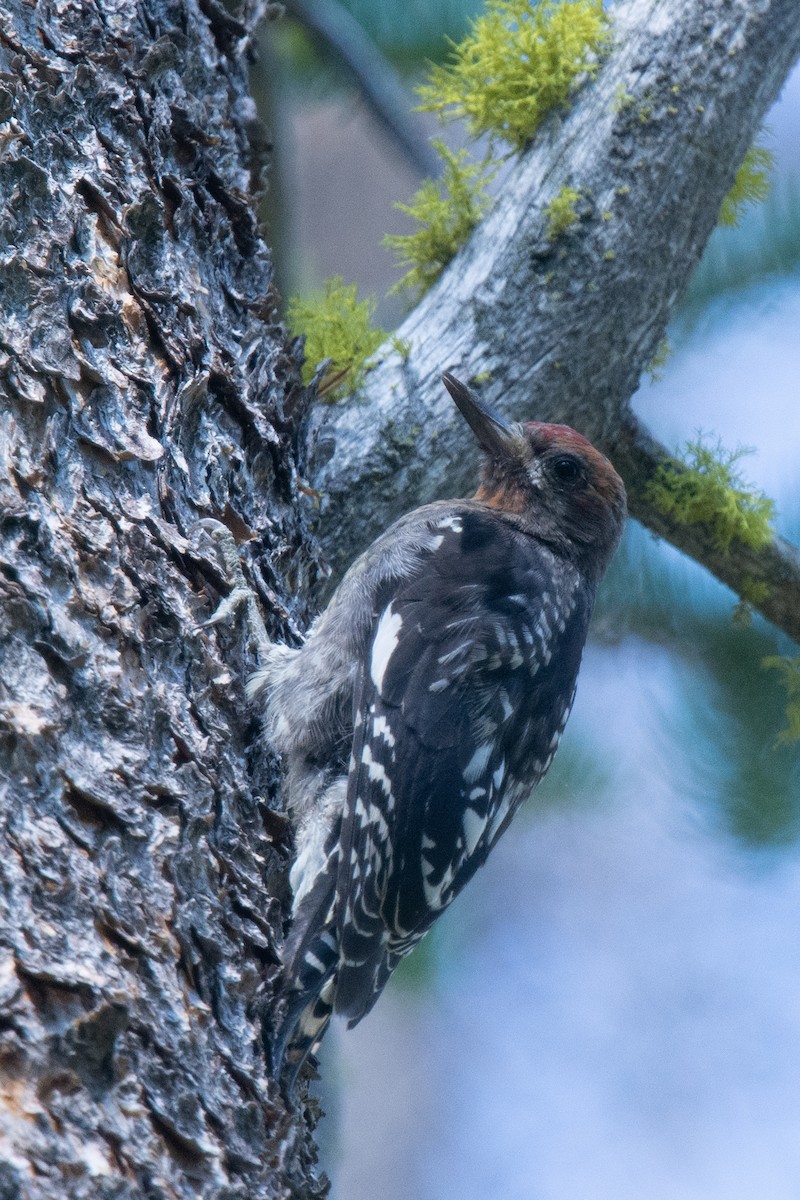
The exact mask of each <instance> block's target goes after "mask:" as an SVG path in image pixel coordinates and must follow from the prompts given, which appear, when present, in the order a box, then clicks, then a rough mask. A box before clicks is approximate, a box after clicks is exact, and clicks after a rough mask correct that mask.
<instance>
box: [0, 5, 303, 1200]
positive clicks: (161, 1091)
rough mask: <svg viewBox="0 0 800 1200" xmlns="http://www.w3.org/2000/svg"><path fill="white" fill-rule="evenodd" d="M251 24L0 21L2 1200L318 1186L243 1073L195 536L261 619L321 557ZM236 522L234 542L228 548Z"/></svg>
mask: <svg viewBox="0 0 800 1200" xmlns="http://www.w3.org/2000/svg"><path fill="white" fill-rule="evenodd" d="M258 15H259V12H258V9H257V8H253V9H251V10H244V11H242V12H241V13H240V14H239V15H232V13H231V12H229V11H228V10H227V9H226V8H223V6H222V5H219V4H217V3H216V0H198V2H197V3H195V0H139V2H138V3H136V4H130V3H128V0H125V2H124V3H122V2H120V3H118V4H114V3H112V4H109V3H107V2H106V0H87V2H86V3H82V4H80V5H71V4H65V5H58V6H53V5H49V4H44V3H42V4H30V3H28V2H27V0H25V2H23V0H19V2H18V3H15V4H14V7H13V13H12V12H11V11H10V10H9V9H8V8H7V9H5V10H4V12H3V14H2V16H0V71H2V75H0V122H1V123H0V145H1V146H2V161H0V258H1V259H2V267H1V268H0V309H1V310H2V316H1V319H0V391H1V394H2V405H1V406H0V458H1V460H2V470H1V471H0V591H1V592H2V616H1V617H0V663H1V665H0V786H1V787H2V811H1V812H0V889H1V891H0V895H1V896H2V903H1V904H0V1193H2V1195H3V1196H4V1197H9V1198H11V1197H20V1198H23V1197H24V1198H25V1200H40V1198H42V1200H44V1198H47V1200H62V1198H63V1197H75V1198H78V1197H87V1198H89V1197H91V1200H98V1198H99V1197H111V1196H113V1197H115V1198H119V1197H126V1198H130V1200H135V1198H138V1197H145V1196H146V1197H148V1200H151V1198H153V1197H163V1198H173V1197H182V1198H183V1197H185V1198H186V1200H190V1198H191V1200H196V1198H197V1197H204V1198H209V1200H210V1198H221V1197H225V1198H226V1200H234V1197H241V1200H245V1197H246V1198H247V1200H256V1198H257V1197H258V1198H260V1197H270V1198H271V1197H287V1196H302V1197H304V1198H305V1197H310V1196H316V1195H322V1194H323V1193H324V1192H325V1190H326V1187H325V1184H324V1181H323V1182H320V1181H319V1180H318V1179H317V1178H316V1175H315V1169H314V1161H315V1150H314V1147H313V1143H312V1141H311V1138H310V1132H309V1125H310V1124H313V1116H312V1113H311V1111H307V1112H303V1111H301V1110H300V1109H296V1108H295V1107H294V1106H287V1103H286V1101H285V1099H284V1098H283V1097H282V1096H281V1094H280V1092H279V1089H278V1088H277V1085H276V1084H275V1082H274V1081H273V1080H271V1079H270V1078H269V1071H268V1068H267V1065H266V1062H265V1057H264V1051H263V1043H262V1022H263V1020H264V1019H265V1017H266V1016H267V1013H268V1010H269V1006H270V1001H271V999H272V996H273V990H274V983H275V975H276V972H277V967H276V963H277V961H278V949H279V946H280V943H281V940H282V936H283V922H284V919H285V917H286V912H287V908H286V904H287V899H288V885H287V880H286V866H287V859H288V850H289V837H288V830H287V823H286V820H285V817H284V816H283V815H282V814H281V812H280V809H279V796H278V769H277V764H276V763H275V761H274V759H273V758H272V757H270V755H269V753H268V751H267V748H266V747H264V745H263V741H262V740H261V739H260V737H259V731H258V726H257V723H256V720H255V718H254V715H253V714H252V713H250V712H248V711H247V709H246V706H245V704H244V700H243V679H244V677H246V674H247V672H248V670H249V669H250V667H251V665H252V660H249V661H248V659H247V656H246V653H245V652H244V651H243V649H242V646H243V644H244V642H245V641H246V639H244V638H243V637H242V631H241V629H239V628H232V629H230V630H225V629H224V628H222V627H219V626H216V627H214V629H213V630H199V629H198V628H197V625H198V622H200V621H202V620H203V619H204V618H207V617H208V616H209V615H210V614H211V612H212V611H213V609H214V607H215V605H216V603H217V601H218V599H219V594H220V591H224V590H225V586H226V585H225V582H224V580H223V578H222V574H221V570H220V567H219V564H218V561H217V558H216V556H215V554H214V552H213V550H212V548H211V547H210V546H209V544H208V543H203V542H202V540H201V541H197V540H196V539H195V538H194V536H193V534H192V525H193V523H194V522H195V521H196V519H197V518H199V517H216V518H219V519H221V520H223V521H224V522H226V523H227V524H228V526H229V527H230V528H231V530H232V531H233V532H234V533H235V535H236V536H237V538H238V539H239V540H241V541H242V542H248V541H249V542H250V550H251V551H253V552H255V557H257V560H258V571H257V573H256V577H255V583H256V586H257V588H258V590H259V591H260V594H261V597H262V600H263V603H264V607H265V611H266V613H267V618H268V622H269V624H270V626H271V631H272V633H273V635H274V636H276V637H279V638H283V639H286V638H289V639H291V638H292V637H293V636H295V632H296V629H297V627H298V626H300V625H302V624H303V623H304V622H305V620H306V617H307V612H306V607H305V604H306V601H305V599H304V597H305V596H306V595H307V594H308V591H309V588H310V586H311V584H312V583H313V580H314V578H315V575H316V571H317V560H316V554H315V550H314V544H313V542H312V541H311V539H310V538H309V534H308V529H307V526H306V520H305V516H304V513H305V511H306V510H307V509H308V507H309V502H308V500H307V499H306V498H304V497H302V496H299V495H298V491H297V488H296V471H295V452H294V446H295V441H296V430H297V423H298V420H299V418H300V416H301V415H302V413H303V409H304V405H305V404H306V402H307V396H306V394H305V392H304V391H303V389H302V386H301V384H300V379H299V374H298V369H297V363H296V361H295V358H294V356H293V353H292V351H291V349H290V348H289V347H287V345H286V342H285V335H284V332H283V330H282V329H281V328H280V326H279V325H278V324H277V320H276V317H275V301H274V297H273V294H272V289H271V269H270V261H269V257H268V254H267V252H266V250H265V248H264V246H263V244H262V243H261V241H260V240H259V236H258V231H257V229H256V226H255V221H254V217H253V213H252V208H251V204H250V200H249V193H250V192H252V190H253V188H254V186H255V185H256V184H257V182H258V164H257V153H256V151H257V149H258V145H257V143H258V139H259V138H261V137H262V134H261V131H260V130H259V128H258V125H257V122H256V121H255V120H254V114H253V109H252V104H251V101H250V100H249V98H248V96H247V93H246V70H245V50H246V48H247V42H248V38H249V33H250V31H251V29H252V27H253V24H254V22H255V20H256V18H257V17H258ZM253 531H256V532H253Z"/></svg>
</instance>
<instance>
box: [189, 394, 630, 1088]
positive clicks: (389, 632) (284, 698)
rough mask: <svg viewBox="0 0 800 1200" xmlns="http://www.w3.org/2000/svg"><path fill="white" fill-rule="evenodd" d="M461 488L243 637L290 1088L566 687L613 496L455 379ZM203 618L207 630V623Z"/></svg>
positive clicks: (562, 450) (593, 455)
mask: <svg viewBox="0 0 800 1200" xmlns="http://www.w3.org/2000/svg"><path fill="white" fill-rule="evenodd" d="M442 380H443V383H444V385H445V387H446V388H447V390H448V392H449V394H450V396H451V397H452V399H453V401H454V402H455V404H456V406H457V408H458V410H459V411H460V413H461V415H462V416H463V417H464V419H465V420H466V422H467V424H468V425H469V427H470V429H471V430H472V433H473V435H474V437H475V439H476V442H477V446H478V449H479V451H480V457H481V467H480V478H479V483H478V487H477V490H476V491H475V494H474V495H473V496H472V497H471V498H467V499H457V500H439V501H436V502H434V503H431V504H426V505H424V506H423V507H421V508H417V509H415V510H414V511H413V512H410V513H408V514H406V515H405V516H403V517H401V518H400V519H399V520H398V521H396V522H395V523H394V524H393V525H391V526H390V527H389V528H388V529H387V530H386V531H385V532H384V533H382V534H381V535H380V536H379V537H378V538H377V539H376V541H374V542H373V543H372V545H371V546H369V548H368V549H367V550H365V551H364V553H363V554H361V556H360V557H359V558H358V559H357V560H356V561H355V563H354V564H353V565H352V566H351V567H350V569H349V571H348V572H347V573H346V575H345V576H344V578H343V579H342V581H341V583H340V584H339V586H338V588H337V589H336V591H335V593H334V595H333V597H332V599H331V600H330V603H329V604H328V606H327V608H326V609H325V610H324V611H323V612H322V613H321V614H320V615H319V616H318V617H317V618H316V620H315V621H314V622H313V624H312V626H311V628H310V630H309V633H308V635H307V637H306V639H305V641H304V642H303V644H302V645H301V646H299V647H297V646H294V647H290V646H287V645H282V644H279V643H272V642H269V639H268V638H267V637H266V634H264V636H263V637H261V638H260V651H259V666H258V669H257V670H256V672H255V674H254V675H253V677H252V678H251V679H250V681H249V684H248V687H247V692H248V695H249V697H250V698H251V699H252V700H253V701H256V702H258V703H259V704H261V705H262V706H263V712H264V721H265V729H266V734H267V736H268V738H269V740H270V742H271V744H272V746H273V747H274V748H275V749H276V750H277V751H278V752H279V754H280V755H281V757H282V760H283V766H284V772H285V775H284V785H283V787H284V795H285V798H286V801H287V804H288V809H289V812H290V815H291V817H292V820H293V824H294V834H295V847H296V854H295V859H294V863H293V866H292V868H291V872H290V883H291V887H292V891H293V907H292V923H291V927H290V931H289V933H288V936H287V939H286V943H285V947H284V955H283V968H282V970H283V983H282V992H283V995H284V997H285V1002H284V1007H283V1010H282V1013H281V1015H280V1017H279V1019H276V1022H275V1028H274V1033H273V1038H272V1055H273V1066H274V1069H275V1072H276V1073H277V1074H278V1075H279V1077H280V1078H282V1079H285V1080H286V1083H287V1086H288V1087H292V1086H294V1084H295V1082H296V1080H297V1078H298V1076H299V1073H300V1071H301V1068H302V1066H303V1064H304V1063H305V1061H306V1059H307V1058H308V1056H309V1054H311V1053H312V1052H315V1051H316V1050H317V1049H318V1048H319V1044H320V1042H321V1039H322V1036H323V1034H324V1033H325V1030H326V1028H327V1026H328V1024H329V1022H330V1019H331V1017H332V1015H333V1014H334V1013H340V1014H342V1015H343V1016H344V1017H345V1018H346V1019H347V1021H348V1025H349V1026H350V1027H352V1026H353V1025H355V1024H356V1023H357V1022H358V1021H360V1020H361V1019H362V1017H364V1016H365V1015H366V1014H367V1013H368V1012H369V1011H370V1010H371V1008H372V1007H373V1005H374V1004H375V1002H376V1000H377V999H378V997H379V995H380V994H381V992H382V990H383V988H384V986H385V985H386V983H387V981H388V979H389V977H390V976H391V974H392V972H393V970H394V969H395V967H396V966H397V964H398V963H399V962H400V960H401V959H402V958H403V957H404V956H405V955H406V954H408V953H409V952H410V951H411V950H412V949H413V948H414V946H415V945H416V944H417V943H418V942H419V940H420V939H421V938H422V937H423V936H424V934H425V933H426V932H427V931H428V930H429V929H430V928H431V926H432V925H433V923H434V921H435V920H436V918H437V917H438V916H439V915H440V914H441V913H442V912H443V911H444V910H445V909H446V908H447V907H448V905H449V904H450V903H451V901H452V900H453V899H454V898H455V897H456V896H457V895H458V893H459V892H460V891H461V890H462V888H463V887H464V886H465V884H466V883H468V881H469V880H470V879H471V877H472V876H473V875H474V873H475V871H476V870H477V869H478V867H480V866H481V865H482V864H483V863H484V862H485V861H486V859H487V857H488V855H489V853H490V851H491V850H492V848H493V847H494V846H495V844H496V843H497V841H498V839H499V838H500V836H501V835H502V834H503V832H504V831H505V830H506V828H507V827H508V825H509V823H510V821H511V819H512V817H513V816H514V813H515V812H516V811H517V809H518V808H519V806H520V805H521V804H522V803H523V801H524V800H526V799H527V798H528V797H529V796H530V794H531V793H532V791H533V789H534V788H535V787H536V785H537V784H538V783H539V781H540V780H541V779H542V778H543V776H544V775H545V773H546V771H547V770H548V768H549V766H550V763H551V762H552V759H553V756H554V754H555V751H556V747H557V745H558V742H559V739H560V737H561V734H562V732H563V730H564V727H565V725H566V722H567V718H568V716H569V713H570V709H571V707H572V703H573V699H574V696H575V687H576V680H577V675H578V668H579V665H580V661H581V655H582V652H583V647H584V643H585V640H586V635H587V630H588V625H589V619H590V616H591V612H592V607H593V604H594V599H595V593H596V589H597V585H598V583H599V582H600V580H601V578H602V576H603V574H604V572H605V570H606V567H607V566H608V563H609V561H610V559H611V557H612V555H613V553H614V551H615V549H616V547H617V545H618V543H619V540H620V537H621V534H622V529H623V525H624V521H625V515H626V496H625V488H624V485H623V482H622V480H621V478H620V476H619V475H618V474H617V472H616V471H615V469H614V467H613V466H612V465H611V463H610V462H609V460H608V459H607V458H606V457H605V456H604V455H603V454H601V453H600V452H599V451H598V450H597V449H595V448H594V447H593V446H592V444H591V443H590V442H589V441H588V440H587V439H586V438H585V437H583V436H582V435H581V434H580V433H577V432H576V431H575V430H574V429H571V428H570V427H568V426H565V425H557V424H546V423H541V422H528V423H525V424H520V423H515V422H509V421H506V420H505V419H503V418H502V417H501V416H499V415H498V414H497V413H496V412H495V411H493V410H492V409H491V408H490V407H489V406H488V405H487V404H486V403H484V402H483V401H482V400H481V399H480V397H479V396H478V395H477V394H476V393H475V392H474V391H473V390H472V389H470V388H469V387H467V386H466V385H465V384H463V383H462V382H460V381H459V380H458V379H457V378H456V377H455V376H454V375H452V374H451V373H449V372H446V373H445V374H444V375H443V376H442ZM213 619H216V618H213Z"/></svg>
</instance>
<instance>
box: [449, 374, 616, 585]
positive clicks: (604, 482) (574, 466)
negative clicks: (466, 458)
mask: <svg viewBox="0 0 800 1200" xmlns="http://www.w3.org/2000/svg"><path fill="white" fill-rule="evenodd" d="M442 381H443V383H444V385H445V387H446V388H447V390H448V392H449V393H450V395H451V396H452V397H453V400H454V401H455V403H456V405H457V407H458V409H459V412H460V413H461V415H462V416H463V417H464V419H465V421H466V422H467V424H468V425H469V427H470V429H471V430H472V432H473V433H474V434H475V437H476V438H477V441H478V445H479V446H480V448H481V450H482V451H483V467H482V471H481V484H480V487H479V488H478V491H477V492H476V494H475V499H476V500H480V501H481V502H482V503H483V504H486V505H488V506H489V507H491V508H496V509H499V510H501V511H503V512H506V513H513V514H515V515H516V516H517V517H518V518H519V520H520V523H521V524H522V525H523V526H524V527H526V528H528V529H529V530H530V532H531V533H533V534H535V535H536V536H537V537H539V538H542V539H543V540H544V541H547V542H549V543H551V544H552V545H554V546H556V547H557V548H558V549H559V550H560V551H561V553H564V554H566V555H568V556H569V557H571V558H574V559H576V560H577V561H580V562H581V563H582V564H583V565H584V566H585V567H590V566H594V568H595V570H596V571H598V573H599V574H602V572H603V571H604V570H605V568H606V566H607V564H608V561H609V559H610V558H611V555H612V554H613V553H614V550H615V549H616V547H617V544H618V543H619V539H620V537H621V535H622V527H623V524H624V522H625V513H626V497H625V485H624V484H623V482H622V480H621V479H620V477H619V475H618V474H617V472H616V471H615V470H614V468H613V467H612V465H611V463H610V462H609V461H608V459H607V458H606V457H605V455H604V454H601V453H600V451H599V450H596V449H595V448H594V446H593V445H592V444H591V442H589V441H587V439H586V438H585V437H583V435H582V434H580V433H576V431H575V430H574V429H571V428H570V427H569V426H568V425H547V424H542V423H540V422H538V421H530V422H528V423H527V424H525V425H522V424H516V423H511V424H510V423H508V422H507V421H504V420H503V419H502V417H500V416H498V415H497V413H495V412H492V410H491V409H490V408H489V407H488V405H486V404H484V403H483V402H482V401H481V400H479V398H478V397H477V396H476V395H475V393H474V392H472V391H471V390H470V389H469V388H468V387H466V386H465V385H464V384H463V383H461V382H460V381H459V380H458V379H456V378H455V377H454V376H453V375H450V374H449V373H446V374H444V375H443V376H442Z"/></svg>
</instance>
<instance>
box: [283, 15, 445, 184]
mask: <svg viewBox="0 0 800 1200" xmlns="http://www.w3.org/2000/svg"><path fill="white" fill-rule="evenodd" d="M284 6H285V8H286V11H287V12H288V13H289V15H290V16H292V17H294V19H295V20H296V21H300V22H301V24H303V25H304V26H305V27H306V28H307V29H308V30H310V31H311V33H313V34H315V35H316V37H317V38H319V40H320V41H321V42H322V43H323V44H324V46H325V48H326V49H327V50H328V51H329V53H331V54H332V55H333V57H334V58H335V59H336V61H337V62H338V63H339V65H340V66H341V67H343V68H344V70H345V71H346V73H347V74H348V75H350V76H351V77H352V78H353V80H354V81H355V83H356V85H357V86H358V89H359V91H360V92H361V95H362V96H363V98H364V101H365V103H366V104H367V107H368V108H369V110H370V112H371V113H372V115H373V116H374V117H375V119H376V121H377V122H378V124H379V125H381V126H382V127H383V129H384V130H385V132H386V133H387V134H388V135H389V137H390V138H391V140H392V143H393V144H394V145H395V146H396V147H397V149H398V150H399V151H400V153H401V154H403V155H404V156H405V158H406V160H407V161H408V162H409V163H410V164H411V166H412V167H413V168H414V170H415V171H419V172H420V174H422V175H430V176H433V177H435V176H437V175H439V173H440V172H441V163H440V161H439V159H438V158H437V156H436V154H435V153H434V151H433V148H432V147H431V144H430V142H429V141H428V139H427V137H425V134H424V132H423V127H422V125H421V123H420V122H419V120H415V119H414V117H412V115H411V114H410V113H409V111H408V93H407V92H406V89H405V88H404V87H403V84H402V82H401V81H400V79H399V78H398V76H397V73H396V72H395V70H394V69H393V67H392V66H391V64H390V63H389V62H388V61H387V59H386V58H385V57H384V55H383V54H382V53H381V51H380V49H379V48H378V47H377V46H376V45H375V43H374V42H373V40H372V38H370V37H369V36H368V35H367V33H366V32H365V30H364V28H363V26H361V25H360V24H359V22H358V21H357V20H356V19H355V17H353V16H351V14H350V13H349V12H348V11H347V9H346V8H344V7H343V6H342V5H341V4H339V3H337V0H285V3H284Z"/></svg>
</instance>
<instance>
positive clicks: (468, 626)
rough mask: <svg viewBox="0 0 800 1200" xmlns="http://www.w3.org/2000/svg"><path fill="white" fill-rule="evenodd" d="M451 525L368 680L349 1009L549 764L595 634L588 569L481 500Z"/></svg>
mask: <svg viewBox="0 0 800 1200" xmlns="http://www.w3.org/2000/svg"><path fill="white" fill-rule="evenodd" d="M498 526H499V532H498ZM439 528H440V531H441V536H440V538H437V543H438V544H436V546H435V549H434V550H433V551H432V553H431V554H430V556H429V557H427V558H426V559H425V560H424V562H423V563H422V566H421V569H420V571H419V573H418V574H417V575H416V577H415V578H414V579H412V580H410V581H408V580H407V581H404V582H403V584H402V585H401V586H400V587H399V588H398V589H397V591H396V593H395V594H394V596H392V598H391V599H390V600H389V601H388V603H386V604H385V606H384V607H383V608H382V611H381V612H380V614H379V615H378V619H377V621H376V625H375V633H374V637H373V642H372V647H371V653H370V657H369V661H368V662H367V663H366V664H365V665H364V670H363V678H362V679H361V681H360V683H361V686H360V689H359V692H360V699H359V704H358V712H357V714H356V730H355V737H354V742H353V757H352V761H351V766H350V775H349V781H348V791H347V800H346V805H345V812H344V817H343V823H342V831H341V838H340V843H339V864H338V878H337V886H336V913H337V936H338V940H339V954H340V959H339V967H338V970H337V984H336V1009H337V1011H340V1012H344V1013H346V1014H348V1015H349V1016H350V1017H351V1020H352V1021H356V1020H358V1019H359V1018H360V1017H361V1016H363V1015H364V1014H365V1013H366V1012H367V1011H368V1010H369V1008H370V1007H371V1006H372V1004H373V1003H374V1001H375V999H376V998H377V995H378V994H379V993H380V990H381V988H382V987H383V985H384V983H385V982H386V979H387V978H388V976H389V974H390V973H391V970H392V969H393V967H394V966H395V965H396V963H397V961H399V958H400V957H402V955H403V954H404V953H407V952H408V950H410V949H411V948H412V947H413V945H414V944H415V943H416V942H417V941H418V940H419V938H420V937H421V936H422V935H423V934H424V933H425V932H426V930H427V929H428V928H429V926H430V925H431V924H432V922H433V920H434V919H435V918H436V916H437V915H438V914H439V913H440V912H441V910H442V909H443V908H445V907H446V906H447V905H448V904H449V903H450V901H451V900H452V899H453V898H454V896H455V895H456V894H457V893H458V891H459V890H460V889H461V888H462V887H463V886H464V884H465V883H466V882H467V880H468V879H469V878H470V877H471V876H472V874H473V873H474V872H475V870H476V869H477V868H478V867H479V866H480V865H481V863H482V862H483V861H484V860H485V858H486V856H487V854H488V852H489V850H490V849H491V847H492V845H493V844H494V842H495V841H496V840H497V837H498V836H499V834H500V833H501V832H502V830H503V829H504V828H505V826H506V824H507V823H508V821H509V820H510V818H511V816H512V815H513V812H514V810H515V809H516V807H517V806H518V805H519V804H520V803H521V801H522V800H523V799H525V797H526V796H527V795H528V794H529V793H530V791H531V790H532V788H533V787H534V786H535V784H536V783H537V782H538V781H539V779H540V778H541V777H542V775H543V774H544V772H545V771H546V770H547V767H548V766H549V764H550V761H551V759H552V756H553V753H554V751H555V747H556V744H557V741H558V737H559V735H560V733H561V730H562V729H563V727H564V723H565V722H566V718H567V716H568V713H569V708H570V706H571V703H572V697H573V694H574V687H575V678H576V675H577V671H578V666H579V663H580V656H581V650H582V647H583V642H584V638H585V634H586V625H587V622H588V615H589V604H590V601H589V602H588V603H587V600H586V598H585V590H583V589H581V588H580V587H579V586H578V582H579V579H578V575H577V572H576V571H575V570H574V569H573V568H571V567H569V566H567V565H566V564H562V563H561V562H560V561H557V560H555V559H554V556H553V555H552V554H551V553H550V551H549V550H548V549H547V548H546V547H544V546H542V545H541V544H539V543H536V542H535V541H533V540H532V539H530V538H527V537H525V536H523V535H521V534H519V533H518V532H517V531H516V530H515V528H514V527H513V526H512V525H508V524H505V523H502V522H500V521H499V520H498V519H497V518H496V517H495V516H494V515H493V514H491V513H488V514H487V513H484V512H480V511H476V510H475V509H465V510H464V511H463V512H461V513H460V514H459V515H458V516H457V517H455V518H449V519H446V520H444V521H443V522H442V524H441V526H440V527H439Z"/></svg>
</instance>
